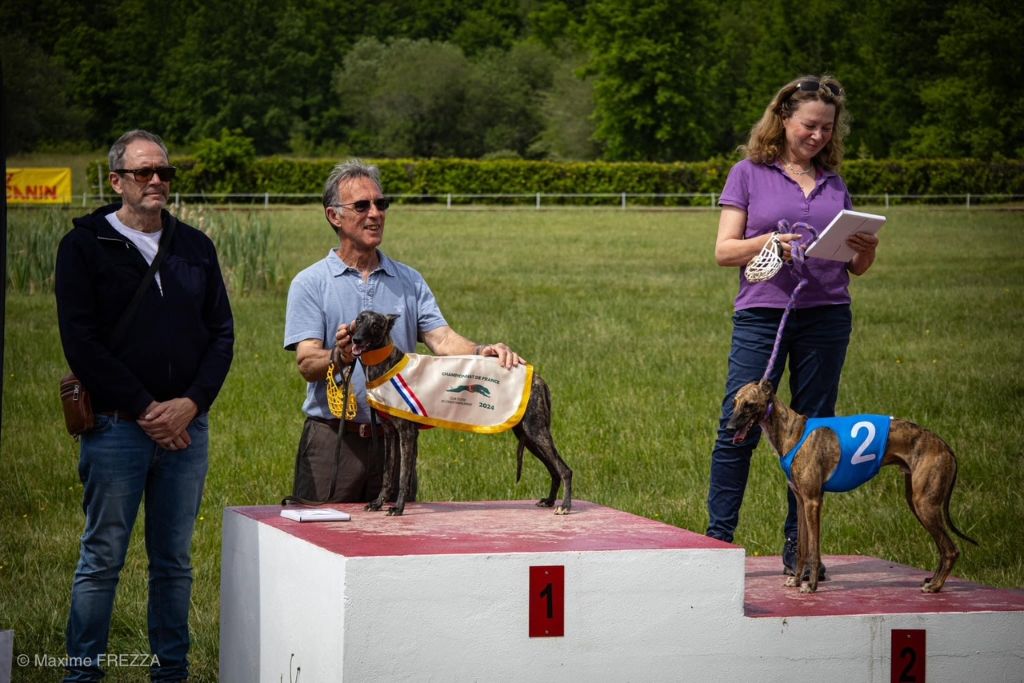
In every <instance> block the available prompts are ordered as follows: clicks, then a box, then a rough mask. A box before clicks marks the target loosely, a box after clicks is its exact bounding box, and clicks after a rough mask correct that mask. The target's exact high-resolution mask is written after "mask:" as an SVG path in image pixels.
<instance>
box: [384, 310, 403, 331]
mask: <svg viewBox="0 0 1024 683" xmlns="http://www.w3.org/2000/svg"><path fill="white" fill-rule="evenodd" d="M384 317H385V319H386V320H387V325H386V326H385V328H384V333H385V334H391V328H392V327H394V326H395V321H396V320H398V319H399V318H401V317H402V315H401V314H400V313H388V314H387V315H386V316H384Z"/></svg>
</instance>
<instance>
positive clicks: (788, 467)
mask: <svg viewBox="0 0 1024 683" xmlns="http://www.w3.org/2000/svg"><path fill="white" fill-rule="evenodd" d="M891 422H892V418H891V417H889V416H888V415H849V416H847V417H812V418H808V420H807V426H806V427H805V428H804V434H803V436H802V437H800V440H799V441H798V442H797V444H796V446H794V447H793V450H791V451H790V452H789V453H786V455H785V456H783V457H782V458H780V459H779V464H780V465H781V466H782V471H783V472H785V473H786V479H789V480H790V481H792V480H793V458H794V457H796V454H797V451H799V450H800V447H801V446H803V445H804V442H805V441H807V437H809V436H810V435H811V432H813V431H814V430H815V429H822V428H825V429H831V430H832V431H833V432H835V433H836V435H837V436H838V437H839V450H840V456H839V466H838V467H836V470H835V472H833V473H832V476H830V477H829V478H828V481H827V482H825V487H824V490H826V491H831V492H833V493H838V492H842V491H851V490H853V489H855V488H857V487H858V486H860V485H861V484H863V483H864V482H866V481H868V480H869V479H871V478H872V477H874V476H875V475H876V474H878V470H880V469H881V468H882V459H883V458H884V457H885V447H886V444H888V442H889V424H890V423H891Z"/></svg>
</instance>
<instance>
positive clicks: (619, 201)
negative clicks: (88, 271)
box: [81, 192, 1024, 210]
mask: <svg viewBox="0 0 1024 683" xmlns="http://www.w3.org/2000/svg"><path fill="white" fill-rule="evenodd" d="M388 196H389V197H390V198H391V199H392V200H393V201H395V202H397V203H400V204H407V205H427V206H431V207H436V208H441V207H443V208H445V209H457V208H468V207H480V206H487V207H490V208H520V209H521V208H533V209H538V210H539V209H545V208H573V207H576V208H583V207H586V208H613V207H614V208H619V209H623V210H625V209H631V208H632V209H650V208H666V209H700V208H704V209H715V208H717V206H718V194H717V193H715V192H673V193H663V194H651V193H636V192H609V193H590V194H588V193H547V192H529V193H504V194H462V193H454V192H449V193H443V194H393V195H388ZM113 199H114V198H113V196H112V195H111V194H107V193H100V194H89V193H86V192H83V193H82V195H81V200H82V206H88V205H89V204H90V203H93V204H95V203H100V204H102V203H104V202H105V201H108V200H113ZM853 199H854V202H855V203H856V204H858V205H872V206H885V207H886V208H888V207H890V206H893V205H895V204H943V205H962V206H965V207H966V208H968V209H969V208H971V207H972V206H978V205H979V204H986V205H991V204H1008V203H1013V202H1024V195H1020V194H974V193H970V192H968V193H963V194H889V193H885V194H855V195H853ZM173 200H174V203H175V204H181V203H182V202H185V203H197V204H208V203H214V204H248V205H250V206H263V207H264V208H270V207H271V206H273V205H279V204H306V203H309V204H318V203H320V200H321V195H319V194H274V193H270V192H263V193H248V194H247V193H202V194H183V193H177V192H176V193H174V195H173ZM595 200H597V201H595ZM600 200H606V201H600ZM680 200H687V201H680Z"/></svg>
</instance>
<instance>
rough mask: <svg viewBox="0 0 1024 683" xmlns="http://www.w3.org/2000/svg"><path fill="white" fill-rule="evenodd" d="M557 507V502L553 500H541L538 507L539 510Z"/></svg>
mask: <svg viewBox="0 0 1024 683" xmlns="http://www.w3.org/2000/svg"><path fill="white" fill-rule="evenodd" d="M554 506H555V500H554V499H553V498H541V499H540V500H538V501H537V507H539V508H550V507H554Z"/></svg>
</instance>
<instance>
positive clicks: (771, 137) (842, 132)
mask: <svg viewBox="0 0 1024 683" xmlns="http://www.w3.org/2000/svg"><path fill="white" fill-rule="evenodd" d="M815 84H817V87H815ZM815 101H817V102H824V103H825V104H831V105H833V106H834V107H835V108H836V118H835V126H834V127H833V129H832V139H831V140H829V142H828V144H827V145H825V147H823V148H822V150H821V151H820V152H818V154H817V155H816V156H815V157H814V163H816V164H818V165H819V166H822V167H824V168H826V169H829V170H832V171H836V170H839V166H840V165H841V164H842V163H843V149H844V147H843V141H844V140H845V138H846V134H847V133H849V132H850V124H849V115H848V114H847V112H846V93H845V91H844V90H843V86H842V85H840V83H839V81H837V80H836V79H835V78H833V77H832V76H830V75H828V74H823V75H821V76H801V77H800V78H797V79H795V80H792V81H790V82H789V83H787V84H786V85H784V86H783V87H782V88H781V89H780V90H779V91H778V92H777V93H775V97H773V98H772V101H771V102H770V103H769V104H768V107H767V108H766V109H765V110H764V114H762V115H761V120H760V121H758V122H757V123H756V124H754V127H753V128H751V129H750V137H749V138H748V139H747V144H745V145H743V146H741V147H740V151H741V152H743V153H744V154H746V156H747V158H748V159H750V160H751V161H755V162H757V163H759V164H770V163H772V162H774V161H775V160H776V159H778V158H779V157H780V156H781V155H782V152H783V150H784V149H785V146H786V130H785V128H784V127H783V122H784V121H785V120H786V119H788V118H789V117H791V116H792V115H793V114H795V113H796V110H797V109H798V108H799V107H800V105H802V104H803V103H804V102H815Z"/></svg>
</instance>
